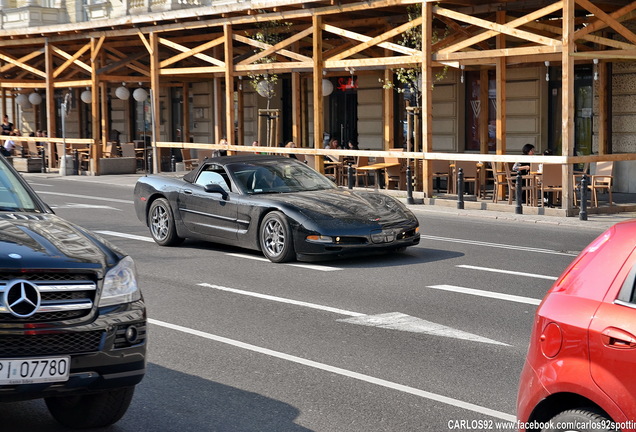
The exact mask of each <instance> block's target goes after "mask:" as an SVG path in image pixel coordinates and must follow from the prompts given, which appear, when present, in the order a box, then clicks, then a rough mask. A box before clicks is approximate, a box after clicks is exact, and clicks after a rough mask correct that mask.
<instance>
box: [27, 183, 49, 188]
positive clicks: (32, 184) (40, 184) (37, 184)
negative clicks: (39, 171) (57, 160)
mask: <svg viewBox="0 0 636 432" xmlns="http://www.w3.org/2000/svg"><path fill="white" fill-rule="evenodd" d="M29 184H30V185H31V187H33V186H44V187H53V185H50V184H44V183H31V182H29Z"/></svg>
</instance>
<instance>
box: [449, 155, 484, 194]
mask: <svg viewBox="0 0 636 432" xmlns="http://www.w3.org/2000/svg"><path fill="white" fill-rule="evenodd" d="M454 165H455V167H454V169H453V183H454V185H455V187H456V185H457V175H458V173H459V169H460V168H461V169H462V171H463V173H464V183H473V186H474V188H473V191H474V194H475V195H477V194H478V193H479V191H480V190H481V189H480V179H479V167H478V166H477V163H476V162H471V161H455V164H454Z"/></svg>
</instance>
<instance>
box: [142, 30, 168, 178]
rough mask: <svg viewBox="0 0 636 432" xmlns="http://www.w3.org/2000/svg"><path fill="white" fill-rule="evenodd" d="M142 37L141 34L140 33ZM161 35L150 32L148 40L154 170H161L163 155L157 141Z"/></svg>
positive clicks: (159, 134) (159, 124)
mask: <svg viewBox="0 0 636 432" xmlns="http://www.w3.org/2000/svg"><path fill="white" fill-rule="evenodd" d="M140 37H141V35H140ZM158 39H159V36H158V35H157V34H156V33H150V40H149V41H148V47H147V48H148V52H149V53H150V90H151V91H150V109H151V110H152V117H153V119H154V125H153V129H152V138H153V141H154V142H153V143H152V169H153V172H155V173H158V172H161V157H162V156H163V152H162V151H161V149H158V148H157V145H156V142H157V141H159V140H160V139H161V122H160V120H159V119H161V103H160V99H161V80H160V76H159V72H160V70H161V68H160V67H159V41H158Z"/></svg>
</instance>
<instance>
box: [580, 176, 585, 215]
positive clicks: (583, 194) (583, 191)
mask: <svg viewBox="0 0 636 432" xmlns="http://www.w3.org/2000/svg"><path fill="white" fill-rule="evenodd" d="M580 197H581V209H580V210H579V220H587V176H586V175H585V174H583V177H581V195H580Z"/></svg>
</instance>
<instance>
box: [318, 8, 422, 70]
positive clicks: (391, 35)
mask: <svg viewBox="0 0 636 432" xmlns="http://www.w3.org/2000/svg"><path fill="white" fill-rule="evenodd" d="M421 24H422V17H418V18H416V19H414V20H413V21H409V22H407V23H404V24H402V25H401V26H398V27H396V28H394V29H392V30H389V31H387V32H385V33H383V34H381V35H379V36H376V37H374V38H370V39H368V40H367V41H365V42H362V43H360V44H358V45H356V46H354V47H353V48H350V49H348V50H347V51H344V52H341V53H340V54H338V55H335V56H333V57H331V59H330V60H342V59H344V58H347V57H351V56H352V55H354V54H356V53H359V52H360V51H364V50H365V49H367V48H370V47H372V46H375V45H379V44H380V43H382V42H385V41H387V40H389V39H392V38H394V37H395V36H397V35H399V34H402V33H404V32H405V31H406V30H408V29H411V28H413V27H415V26H418V25H421Z"/></svg>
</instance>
